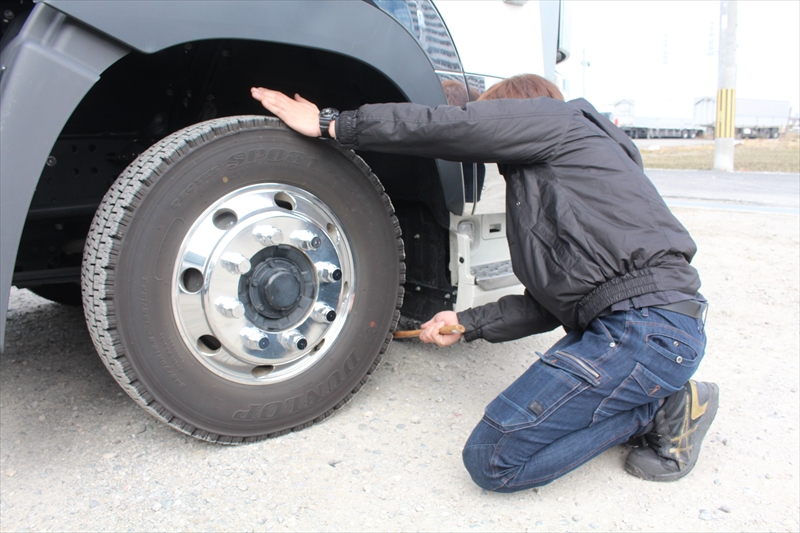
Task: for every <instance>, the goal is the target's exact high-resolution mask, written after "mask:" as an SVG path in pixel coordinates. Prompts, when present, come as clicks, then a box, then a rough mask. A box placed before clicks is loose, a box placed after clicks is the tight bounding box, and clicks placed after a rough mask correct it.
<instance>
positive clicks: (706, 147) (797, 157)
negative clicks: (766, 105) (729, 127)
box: [641, 134, 800, 172]
mask: <svg viewBox="0 0 800 533" xmlns="http://www.w3.org/2000/svg"><path fill="white" fill-rule="evenodd" d="M737 142H738V141H737ZM641 152H642V159H643V160H644V166H645V168H674V169H687V170H711V169H712V168H714V145H713V144H702V145H697V146H670V147H667V148H661V149H660V150H648V149H647V148H644V149H642V150H641ZM733 165H734V168H735V169H736V170H739V171H750V172H800V137H798V135H797V134H795V135H792V136H789V137H788V138H785V139H745V140H743V141H741V142H740V144H737V145H736V147H735V148H734V156H733Z"/></svg>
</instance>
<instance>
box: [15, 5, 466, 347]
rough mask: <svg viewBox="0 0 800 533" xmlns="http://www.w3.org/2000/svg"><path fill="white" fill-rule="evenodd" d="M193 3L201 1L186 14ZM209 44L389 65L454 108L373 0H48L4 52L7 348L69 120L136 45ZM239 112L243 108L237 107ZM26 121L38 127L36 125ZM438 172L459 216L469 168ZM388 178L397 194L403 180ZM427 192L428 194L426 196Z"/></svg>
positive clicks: (411, 94) (412, 86) (413, 88)
mask: <svg viewBox="0 0 800 533" xmlns="http://www.w3.org/2000/svg"><path fill="white" fill-rule="evenodd" d="M187 5H193V6H195V7H194V8H193V9H192V10H187V9H186V6H187ZM287 20H288V21H302V22H298V23H297V24H293V23H291V22H290V23H287V22H286V21H287ZM137 21H139V23H137ZM208 39H214V40H223V39H237V40H251V41H252V42H261V43H266V42H271V43H273V44H276V43H280V44H281V45H284V46H285V45H289V46H295V47H298V48H297V49H298V50H299V49H303V50H317V51H323V50H324V51H327V52H329V53H334V54H337V55H339V56H341V57H346V58H349V60H350V61H353V62H359V63H362V64H364V65H367V66H369V67H370V68H371V69H373V70H374V71H376V72H379V73H380V74H381V75H382V76H383V77H384V78H385V80H386V81H387V82H388V83H390V84H391V85H393V86H394V87H395V89H396V90H397V91H398V94H400V95H402V96H403V97H404V99H406V100H408V101H412V102H417V103H422V104H426V105H438V104H442V103H445V97H444V94H443V92H442V89H441V85H440V83H439V79H438V77H437V75H436V72H435V70H434V68H433V66H432V65H431V63H430V62H429V61H428V59H427V57H426V56H425V52H424V51H423V50H422V49H421V48H420V45H419V43H418V42H417V41H416V40H415V39H414V38H413V37H412V36H411V35H410V34H409V33H408V32H407V31H406V30H405V29H404V28H403V27H402V26H401V25H400V24H398V23H397V22H396V21H394V20H393V19H392V18H391V17H389V16H388V15H386V14H385V13H383V12H382V11H380V10H379V9H377V8H375V7H374V6H372V5H371V4H368V3H366V2H313V1H306V0H299V1H295V2H263V3H262V2H249V1H244V2H242V1H238V2H236V1H234V2H231V1H216V2H211V1H210V2H201V3H193V4H187V3H184V2H147V3H144V2H137V1H135V0H119V1H114V2H97V1H88V2H84V1H80V0H50V1H47V2H45V3H41V4H38V5H37V6H36V7H35V8H34V10H33V12H32V13H31V15H30V16H29V19H28V20H27V22H26V25H25V27H24V28H23V30H22V31H21V32H20V34H19V35H17V37H16V38H15V39H14V40H12V41H11V42H10V43H9V44H8V45H7V46H6V47H5V48H4V49H3V50H2V54H1V55H0V64H2V66H3V67H4V69H3V71H4V75H3V77H2V78H0V94H1V95H2V110H1V111H0V117H1V118H0V120H1V121H2V127H3V130H4V131H5V132H8V133H10V132H13V133H14V135H8V136H5V137H4V142H3V145H2V157H0V163H1V164H2V169H1V170H2V172H0V188H1V190H2V195H0V196H2V209H1V210H0V216H2V220H0V222H2V223H1V224H0V227H2V247H1V250H0V252H2V255H0V349H2V347H3V343H4V333H5V317H6V312H7V306H8V294H9V288H10V285H11V281H12V276H13V271H14V262H15V258H16V256H17V251H18V246H19V242H20V237H21V234H22V229H23V226H24V224H25V220H26V217H27V213H28V206H29V204H30V201H31V199H32V198H33V195H34V192H35V190H36V187H37V184H38V182H39V178H40V175H41V173H42V169H43V168H45V165H46V164H47V160H48V156H49V155H50V152H51V150H52V148H53V145H54V143H55V141H56V139H57V138H58V136H59V134H60V133H61V132H62V130H63V128H64V127H65V125H67V124H68V123H69V121H70V118H71V117H72V116H73V114H74V112H75V111H76V109H77V108H79V106H80V104H81V102H82V101H84V98H85V97H86V95H87V93H90V91H91V90H92V88H93V87H94V86H95V85H96V84H97V82H98V80H100V79H101V77H102V76H101V75H102V74H103V73H104V72H105V71H106V70H107V69H108V68H109V67H110V66H112V65H114V64H116V63H118V62H119V61H120V60H122V61H124V60H125V58H126V57H130V56H131V52H132V51H135V52H134V53H139V52H141V53H146V54H154V53H157V52H159V51H162V50H166V49H168V48H170V47H175V46H176V45H181V44H183V43H187V42H191V41H196V40H202V41H207V40H208ZM359 43H364V45H363V46H359V45H358V44H359ZM398 58H402V59H401V60H398ZM53 80H55V81H56V82H55V83H54V82H53ZM12 102H13V103H14V105H11V103H12ZM250 112H252V110H250ZM240 113H242V110H236V111H235V112H233V113H230V114H240ZM26 124H36V128H35V130H34V128H30V127H26ZM387 166H389V165H387ZM431 172H432V173H434V174H438V177H439V180H440V181H441V185H442V187H441V193H440V194H441V195H442V197H443V201H444V205H445V206H446V207H447V208H448V209H449V210H450V211H453V212H456V213H460V212H461V210H462V209H463V204H464V193H463V182H462V176H461V168H460V165H459V164H457V163H452V162H445V161H436V164H435V168H432V169H431ZM387 178H388V179H387V180H386V181H387V183H386V184H387V189H389V190H390V192H391V189H392V183H391V181H392V179H391V176H387ZM419 197H429V195H427V194H425V193H420V195H419Z"/></svg>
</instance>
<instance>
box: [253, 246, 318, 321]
mask: <svg viewBox="0 0 800 533" xmlns="http://www.w3.org/2000/svg"><path fill="white" fill-rule="evenodd" d="M250 263H251V264H253V265H256V266H255V267H254V268H253V269H252V270H251V271H250V272H249V273H248V274H246V275H244V276H242V277H241V279H240V280H239V291H238V292H239V301H241V302H242V303H243V304H244V306H245V313H246V314H247V315H248V318H249V319H250V320H251V321H253V322H254V323H255V324H257V325H258V326H260V327H261V328H263V329H267V330H271V331H278V330H280V329H284V328H287V327H289V326H290V325H291V324H292V323H294V322H297V321H298V320H299V319H300V318H301V317H302V316H303V315H305V314H306V313H307V312H308V311H309V310H310V309H311V307H312V306H313V303H314V296H315V292H316V279H315V276H314V265H312V264H311V263H310V262H309V260H308V257H307V256H306V255H305V254H303V253H302V252H300V251H299V250H297V249H296V248H293V247H291V246H285V245H279V246H271V247H269V248H265V249H263V250H261V251H260V252H258V253H257V254H255V255H254V256H253V257H252V258H251V259H250Z"/></svg>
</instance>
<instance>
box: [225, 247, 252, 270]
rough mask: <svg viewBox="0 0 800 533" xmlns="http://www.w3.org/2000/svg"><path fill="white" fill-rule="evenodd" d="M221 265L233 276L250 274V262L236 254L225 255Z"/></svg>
mask: <svg viewBox="0 0 800 533" xmlns="http://www.w3.org/2000/svg"><path fill="white" fill-rule="evenodd" d="M220 263H222V266H223V267H224V268H225V270H227V271H228V272H230V273H231V274H247V273H248V272H250V261H248V260H247V258H246V257H245V256H243V255H242V254H238V253H236V252H229V253H227V254H223V255H222V257H221V258H220Z"/></svg>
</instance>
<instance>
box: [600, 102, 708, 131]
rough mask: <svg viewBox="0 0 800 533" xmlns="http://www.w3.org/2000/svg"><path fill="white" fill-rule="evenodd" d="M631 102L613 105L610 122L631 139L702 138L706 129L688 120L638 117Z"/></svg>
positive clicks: (634, 105) (633, 103) (634, 104)
mask: <svg viewBox="0 0 800 533" xmlns="http://www.w3.org/2000/svg"><path fill="white" fill-rule="evenodd" d="M635 108H636V103H635V102H634V101H633V100H620V101H618V102H615V103H614V112H613V113H611V116H612V118H611V120H612V121H613V122H614V124H616V125H617V126H619V128H620V129H621V130H622V131H624V132H625V134H626V135H627V136H628V137H630V138H631V139H668V138H673V139H694V138H695V137H702V136H703V135H704V134H705V132H706V128H705V127H704V126H701V125H698V124H696V123H695V122H693V121H692V120H690V119H682V118H659V117H639V116H637V115H636V112H635Z"/></svg>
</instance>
